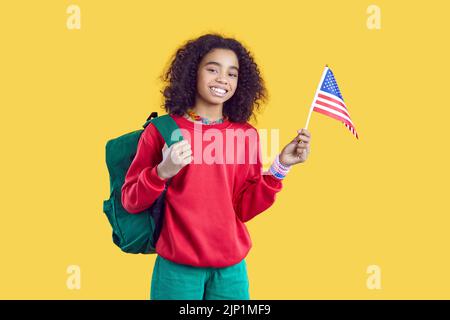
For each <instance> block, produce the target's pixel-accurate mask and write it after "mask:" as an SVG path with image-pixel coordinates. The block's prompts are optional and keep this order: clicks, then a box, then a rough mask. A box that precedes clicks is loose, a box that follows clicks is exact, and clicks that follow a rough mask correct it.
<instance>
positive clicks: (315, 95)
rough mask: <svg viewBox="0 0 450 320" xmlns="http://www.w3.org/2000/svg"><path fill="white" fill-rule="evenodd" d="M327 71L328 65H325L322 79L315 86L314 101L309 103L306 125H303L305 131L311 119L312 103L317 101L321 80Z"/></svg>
mask: <svg viewBox="0 0 450 320" xmlns="http://www.w3.org/2000/svg"><path fill="white" fill-rule="evenodd" d="M327 71H328V65H327V64H326V65H325V69H324V70H323V72H322V77H321V78H320V81H319V85H318V86H317V90H316V93H315V94H314V99H313V101H312V103H311V107H309V114H308V119H306V125H305V129H306V130H308V124H309V119H310V118H311V113H312V111H313V109H314V102H315V101H316V99H317V96H318V94H319V89H320V87H321V86H322V82H323V79H324V78H325V75H326V74H327Z"/></svg>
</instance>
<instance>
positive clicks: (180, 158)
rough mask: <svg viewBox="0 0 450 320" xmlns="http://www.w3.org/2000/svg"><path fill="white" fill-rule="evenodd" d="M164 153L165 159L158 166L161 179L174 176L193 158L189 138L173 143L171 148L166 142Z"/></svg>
mask: <svg viewBox="0 0 450 320" xmlns="http://www.w3.org/2000/svg"><path fill="white" fill-rule="evenodd" d="M162 153H163V159H162V161H161V163H160V164H158V166H157V168H156V169H157V172H158V176H159V177H160V178H161V179H169V178H171V177H173V176H174V175H176V174H177V173H178V172H179V171H180V170H181V169H182V168H183V167H184V166H186V165H188V164H189V163H190V162H191V161H192V159H193V157H192V150H191V145H190V144H189V142H188V141H187V140H181V141H178V142H176V143H174V144H172V145H171V146H170V148H167V144H164V148H163V149H162Z"/></svg>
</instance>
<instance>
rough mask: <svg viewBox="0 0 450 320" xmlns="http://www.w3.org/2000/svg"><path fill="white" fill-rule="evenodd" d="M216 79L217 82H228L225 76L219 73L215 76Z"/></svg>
mask: <svg viewBox="0 0 450 320" xmlns="http://www.w3.org/2000/svg"><path fill="white" fill-rule="evenodd" d="M216 81H217V82H219V83H223V84H228V81H227V80H226V77H225V76H222V75H221V74H220V75H218V76H217V79H216Z"/></svg>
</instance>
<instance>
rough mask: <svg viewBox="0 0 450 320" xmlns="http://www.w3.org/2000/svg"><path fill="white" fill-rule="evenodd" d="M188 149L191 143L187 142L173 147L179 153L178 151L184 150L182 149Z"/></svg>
mask: <svg viewBox="0 0 450 320" xmlns="http://www.w3.org/2000/svg"><path fill="white" fill-rule="evenodd" d="M190 149H191V145H190V144H189V143H187V144H181V145H178V146H176V147H175V148H174V151H175V152H176V153H180V152H184V151H186V150H190Z"/></svg>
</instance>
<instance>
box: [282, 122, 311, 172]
mask: <svg viewBox="0 0 450 320" xmlns="http://www.w3.org/2000/svg"><path fill="white" fill-rule="evenodd" d="M297 133H298V135H297V136H296V137H295V138H294V140H292V141H291V142H289V143H288V144H287V145H286V146H285V147H284V148H283V150H282V151H281V153H280V158H279V159H280V162H281V164H284V165H286V166H290V165H294V164H297V163H302V162H305V161H306V159H307V158H308V155H309V153H310V151H311V147H310V142H311V133H309V131H308V130H306V129H304V128H303V129H301V130H298V131H297Z"/></svg>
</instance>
